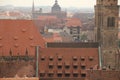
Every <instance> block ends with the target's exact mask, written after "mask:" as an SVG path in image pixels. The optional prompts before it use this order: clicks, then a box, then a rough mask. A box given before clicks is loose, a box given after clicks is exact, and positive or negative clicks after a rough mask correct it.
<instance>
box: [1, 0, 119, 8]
mask: <svg viewBox="0 0 120 80" xmlns="http://www.w3.org/2000/svg"><path fill="white" fill-rule="evenodd" d="M32 2H33V0H24V2H22V1H21V0H0V5H1V6H4V5H13V6H21V7H23V6H24V7H31V6H32ZM54 2H55V0H49V1H48V0H34V4H35V6H52V5H53V3H54ZM58 3H59V5H60V6H62V7H76V8H94V5H95V4H96V0H89V2H88V0H84V1H83V0H71V2H70V1H69V0H58ZM118 4H120V0H119V1H118Z"/></svg>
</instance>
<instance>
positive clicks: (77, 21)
mask: <svg viewBox="0 0 120 80" xmlns="http://www.w3.org/2000/svg"><path fill="white" fill-rule="evenodd" d="M65 25H66V26H67V27H76V26H79V27H81V26H82V23H81V21H80V19H77V18H67V19H66V23H65Z"/></svg>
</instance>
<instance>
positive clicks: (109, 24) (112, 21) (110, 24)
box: [107, 17, 115, 27]
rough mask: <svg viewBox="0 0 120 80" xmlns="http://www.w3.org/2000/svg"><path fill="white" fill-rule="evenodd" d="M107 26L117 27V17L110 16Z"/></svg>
mask: <svg viewBox="0 0 120 80" xmlns="http://www.w3.org/2000/svg"><path fill="white" fill-rule="evenodd" d="M107 26H108V27H115V17H108V19H107Z"/></svg>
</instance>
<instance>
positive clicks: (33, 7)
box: [32, 0, 35, 13]
mask: <svg viewBox="0 0 120 80" xmlns="http://www.w3.org/2000/svg"><path fill="white" fill-rule="evenodd" d="M34 11H35V6H34V0H33V3H32V13H33V12H34Z"/></svg>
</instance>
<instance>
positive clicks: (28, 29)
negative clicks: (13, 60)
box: [0, 20, 45, 56]
mask: <svg viewBox="0 0 120 80" xmlns="http://www.w3.org/2000/svg"><path fill="white" fill-rule="evenodd" d="M36 45H39V46H41V47H42V48H44V47H45V42H44V40H43V39H42V36H41V35H40V34H39V32H38V31H37V29H36V26H35V25H34V24H33V21H31V20H0V56H1V55H4V56H8V55H10V50H11V52H12V54H13V55H18V54H19V55H25V52H26V50H27V51H28V54H29V55H34V46H36Z"/></svg>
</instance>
